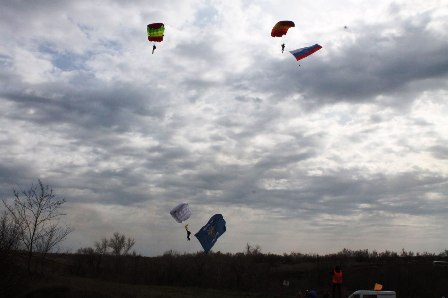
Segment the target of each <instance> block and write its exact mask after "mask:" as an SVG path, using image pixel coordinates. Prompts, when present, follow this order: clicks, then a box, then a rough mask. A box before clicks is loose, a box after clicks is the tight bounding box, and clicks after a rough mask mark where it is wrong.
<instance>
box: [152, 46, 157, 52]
mask: <svg viewBox="0 0 448 298" xmlns="http://www.w3.org/2000/svg"><path fill="white" fill-rule="evenodd" d="M156 48H157V47H156V45H155V44H154V45H152V53H153V54H154V50H155V49H156Z"/></svg>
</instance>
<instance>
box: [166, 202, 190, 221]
mask: <svg viewBox="0 0 448 298" xmlns="http://www.w3.org/2000/svg"><path fill="white" fill-rule="evenodd" d="M170 214H171V216H172V217H173V218H174V219H175V220H176V221H177V222H179V223H181V222H183V221H185V220H187V219H189V218H190V216H191V211H190V207H189V206H188V204H187V203H181V204H179V205H177V206H176V207H174V208H173V209H172V210H171V211H170Z"/></svg>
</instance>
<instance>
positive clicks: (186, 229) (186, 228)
mask: <svg viewBox="0 0 448 298" xmlns="http://www.w3.org/2000/svg"><path fill="white" fill-rule="evenodd" d="M185 231H187V239H188V241H190V235H191V232H190V231H189V230H188V224H186V225H185Z"/></svg>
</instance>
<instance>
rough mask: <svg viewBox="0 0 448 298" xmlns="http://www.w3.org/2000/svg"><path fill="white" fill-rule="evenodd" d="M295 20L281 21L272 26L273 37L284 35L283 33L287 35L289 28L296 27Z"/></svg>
mask: <svg viewBox="0 0 448 298" xmlns="http://www.w3.org/2000/svg"><path fill="white" fill-rule="evenodd" d="M295 26H296V25H295V24H294V22H293V21H280V22H277V24H275V26H274V27H273V28H272V31H271V36H272V37H282V36H283V35H286V32H288V29H289V28H291V27H295Z"/></svg>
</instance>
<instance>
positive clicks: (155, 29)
mask: <svg viewBox="0 0 448 298" xmlns="http://www.w3.org/2000/svg"><path fill="white" fill-rule="evenodd" d="M146 30H147V31H148V40H149V41H155V42H161V41H162V40H163V33H164V32H165V26H164V25H163V23H152V24H148V25H147V26H146Z"/></svg>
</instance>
